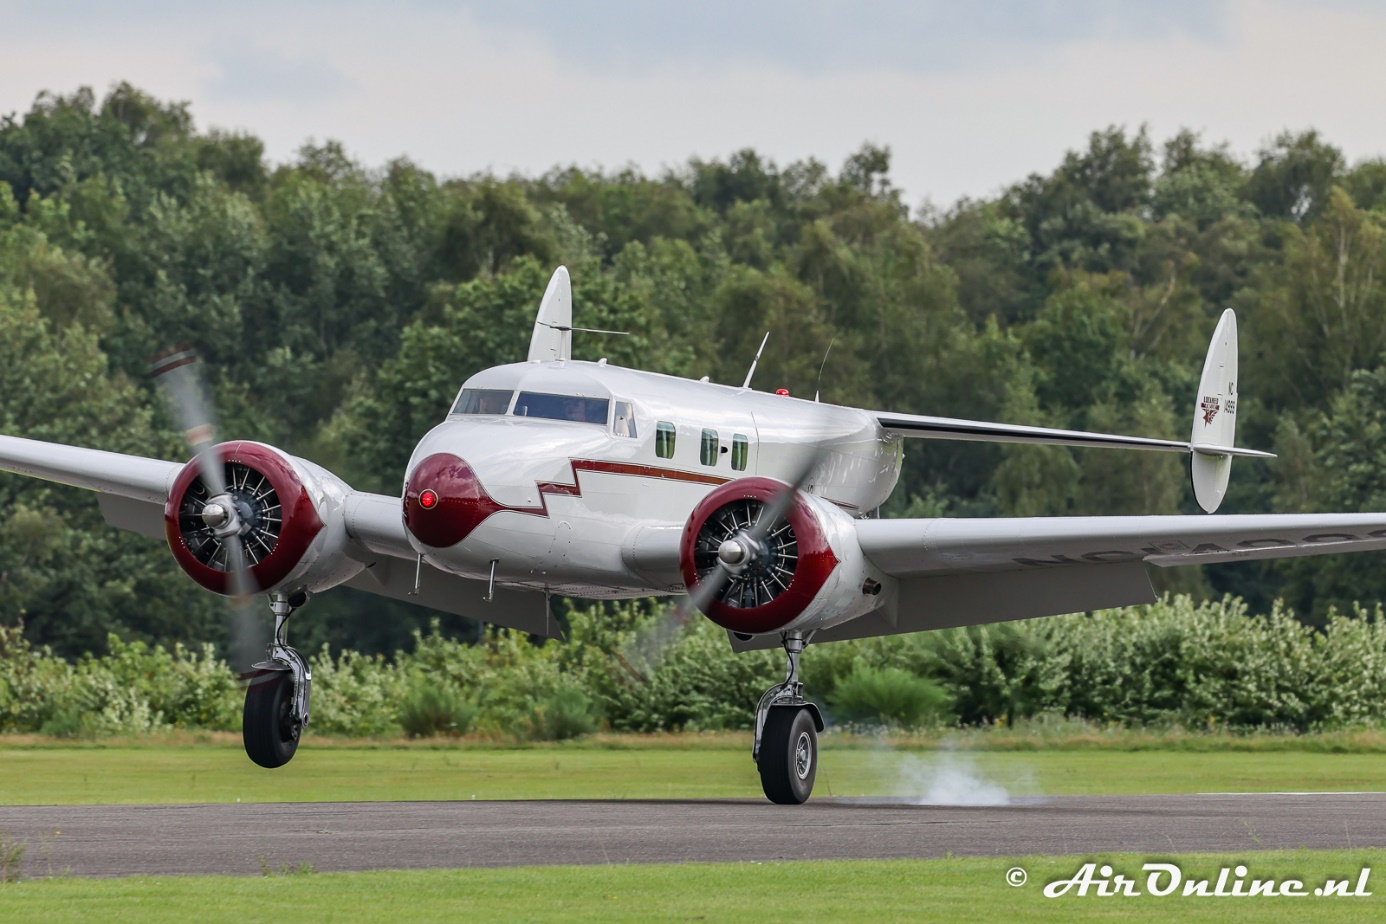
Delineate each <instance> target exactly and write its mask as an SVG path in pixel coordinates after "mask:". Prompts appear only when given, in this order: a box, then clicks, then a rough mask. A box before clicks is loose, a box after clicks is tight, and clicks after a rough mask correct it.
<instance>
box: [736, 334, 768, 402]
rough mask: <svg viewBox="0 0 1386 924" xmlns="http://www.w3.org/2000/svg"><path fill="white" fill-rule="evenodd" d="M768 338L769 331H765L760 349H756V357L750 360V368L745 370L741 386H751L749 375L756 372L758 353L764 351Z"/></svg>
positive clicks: (758, 360)
mask: <svg viewBox="0 0 1386 924" xmlns="http://www.w3.org/2000/svg"><path fill="white" fill-rule="evenodd" d="M769 339H770V332H769V331H768V330H767V331H766V332H765V337H764V339H762V340H761V341H760V349H759V350H756V358H755V359H753V360H751V368H750V369H748V370H747V371H746V381H744V382H742V383H741V387H742V388H750V387H751V376H753V375H755V374H756V363H758V362H760V354H761V353H763V352H765V342H766V341H767V340H769Z"/></svg>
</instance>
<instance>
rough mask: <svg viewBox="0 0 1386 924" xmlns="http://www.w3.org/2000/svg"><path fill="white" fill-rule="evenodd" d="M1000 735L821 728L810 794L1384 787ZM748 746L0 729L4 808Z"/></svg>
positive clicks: (1307, 745) (1236, 748)
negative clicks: (250, 743)
mask: <svg viewBox="0 0 1386 924" xmlns="http://www.w3.org/2000/svg"><path fill="white" fill-rule="evenodd" d="M996 740H997V742H1000V743H1002V744H1003V746H1002V747H1000V748H999V749H996V748H981V749H978V748H975V747H974V748H971V749H967V748H965V749H963V750H939V749H937V748H936V747H933V746H930V745H918V744H917V743H916V744H914V745H911V744H910V743H909V742H906V743H905V744H904V745H901V746H896V747H886V746H880V745H876V746H868V744H867V743H865V742H863V741H861V740H859V739H851V738H845V737H843V738H837V737H834V736H825V739H824V746H823V751H822V756H821V761H820V769H819V775H818V785H817V787H816V789H815V794H816V795H819V796H829V795H835V796H901V797H908V798H919V797H924V796H926V795H928V794H929V792H930V790H931V788H932V787H933V786H935V785H936V783H937V780H938V775H939V771H940V768H947V769H949V770H950V771H953V774H952V775H953V776H955V777H956V776H957V775H958V774H959V772H961V774H962V775H963V776H964V777H969V776H970V777H972V778H974V779H976V780H979V781H981V782H984V783H986V784H989V785H993V786H1000V787H1002V788H1004V789H1005V790H1006V791H1007V792H1009V793H1010V794H1012V795H1033V794H1045V795H1062V794H1081V793H1094V794H1103V793H1106V794H1126V793H1178V792H1275V791H1301V790H1302V791H1311V790H1323V791H1332V790H1340V791H1341V790H1351V791H1358V790H1368V791H1380V790H1386V754H1383V753H1380V752H1379V751H1378V744H1379V742H1378V741H1377V739H1375V738H1369V739H1363V740H1362V741H1357V742H1356V743H1355V744H1354V742H1353V741H1352V740H1350V739H1344V740H1343V741H1340V742H1339V743H1338V745H1337V746H1335V747H1323V746H1321V745H1322V744H1323V742H1317V743H1315V742H1313V741H1311V740H1308V739H1285V740H1283V741H1280V742H1278V743H1277V742H1276V741H1274V740H1270V739H1265V740H1261V741H1259V742H1255V741H1253V742H1250V743H1248V741H1246V740H1245V739H1241V740H1237V741H1233V742H1231V743H1230V744H1229V746H1228V748H1227V749H1223V750H1207V749H1205V747H1206V742H1205V743H1201V744H1197V745H1196V746H1193V745H1191V746H1189V747H1188V748H1183V747H1182V746H1180V745H1178V743H1167V744H1166V746H1163V747H1161V746H1159V745H1158V744H1157V743H1154V742H1151V741H1147V740H1145V739H1132V740H1130V741H1127V742H1126V746H1124V747H1116V746H1110V742H1108V743H1099V744H1092V743H1091V742H1089V743H1087V744H1084V743H1082V742H1081V741H1078V742H1075V741H1067V742H1057V743H1055V744H1053V746H1051V747H1048V748H1046V749H1042V750H1035V749H1029V748H1028V747H1027V748H1020V747H1016V746H1013V745H1012V744H1006V743H1005V741H1004V739H1000V738H998V739H996ZM748 745H749V741H748V740H745V738H744V736H741V735H726V736H706V737H702V736H683V737H669V738H663V739H659V738H656V739H649V738H634V737H633V738H629V739H623V738H615V739H611V738H608V739H598V740H595V741H586V742H573V743H569V744H564V745H552V746H543V747H525V748H516V747H502V746H496V745H485V744H477V743H468V742H464V743H460V744H451V745H447V746H440V745H426V746H420V745H409V744H404V743H400V744H398V745H389V744H379V743H361V742H333V741H331V740H314V739H309V740H308V741H307V742H305V744H304V747H303V748H302V749H301V750H300V751H299V753H298V755H297V756H296V757H295V758H294V760H293V761H292V762H291V763H290V764H289V765H288V766H286V767H283V768H281V769H279V770H275V771H273V772H267V771H265V770H262V769H260V768H258V767H255V766H253V765H252V764H251V763H250V762H249V761H248V760H247V759H246V758H245V755H244V754H243V753H242V752H241V749H240V744H239V740H238V738H237V737H236V736H217V737H212V738H199V739H196V740H194V739H191V738H189V739H174V740H162V741H159V740H155V741H150V742H108V743H105V744H77V745H69V744H55V743H53V742H51V741H40V740H36V739H8V740H7V739H0V804H6V805H43V804H83V803H126V804H131V803H180V802H235V801H237V800H239V801H241V802H300V801H301V802H315V801H333V802H335V801H376V800H452V799H472V798H476V799H534V798H561V799H580V798H592V799H608V798H712V797H718V798H726V797H746V798H759V797H760V794H761V793H760V782H759V779H758V777H757V775H756V771H755V765H754V764H753V763H752V762H751V758H750V752H749V746H748ZM1253 745H1254V747H1253ZM1249 747H1250V748H1251V749H1248V748H1249Z"/></svg>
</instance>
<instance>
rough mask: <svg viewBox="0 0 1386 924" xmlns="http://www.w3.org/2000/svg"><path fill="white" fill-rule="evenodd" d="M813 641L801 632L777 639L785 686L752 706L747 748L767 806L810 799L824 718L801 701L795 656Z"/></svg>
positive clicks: (802, 688)
mask: <svg viewBox="0 0 1386 924" xmlns="http://www.w3.org/2000/svg"><path fill="white" fill-rule="evenodd" d="M812 637H813V633H809V635H808V636H805V635H804V634H803V633H802V632H786V633H784V634H783V635H782V636H781V641H782V643H783V645H784V651H785V655H786V656H787V657H788V659H789V666H788V669H787V671H786V675H785V679H784V682H783V683H777V684H775V685H774V686H773V687H771V688H770V689H768V690H766V691H765V694H764V695H763V696H761V698H760V703H759V704H758V705H757V706H756V737H755V744H754V745H753V747H752V750H751V756H752V757H753V758H754V759H755V762H756V766H757V768H758V769H759V770H760V785H761V789H763V790H764V791H765V796H766V798H767V799H769V800H770V801H771V802H776V803H779V804H780V805H798V804H801V803H803V802H806V801H808V797H809V795H810V794H811V793H812V792H813V782H814V779H815V778H816V777H817V776H818V732H821V731H822V730H823V715H822V713H820V712H819V711H818V707H817V706H816V705H814V704H813V703H810V702H808V701H806V700H805V699H804V685H803V683H801V682H800V681H799V655H801V654H802V653H803V651H804V647H805V646H806V645H807V644H808V643H809V640H810V639H811V638H812Z"/></svg>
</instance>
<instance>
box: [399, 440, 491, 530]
mask: <svg viewBox="0 0 1386 924" xmlns="http://www.w3.org/2000/svg"><path fill="white" fill-rule="evenodd" d="M504 509H506V508H505V507H504V506H503V505H502V504H498V503H496V502H495V500H493V499H492V498H491V495H489V494H487V493H486V488H485V487H483V486H482V484H481V480H480V479H479V478H477V475H476V472H475V471H474V470H473V469H472V467H471V466H470V465H468V464H467V461H466V460H465V459H462V458H460V457H458V456H455V455H453V454H452V453H448V452H440V453H435V454H434V455H431V456H428V457H427V458H425V459H424V460H423V461H422V462H420V463H419V464H418V465H416V466H415V467H414V471H413V472H411V473H410V475H409V482H408V483H407V484H406V485H405V487H404V527H405V529H407V530H409V532H410V533H411V534H413V536H414V538H416V539H418V540H419V541H420V542H422V543H423V544H424V545H426V546H429V547H431V548H435V549H445V548H448V547H449V546H454V545H456V544H457V543H459V542H461V541H462V540H463V539H466V538H467V537H468V536H469V535H471V533H472V531H473V530H474V529H476V528H477V527H478V526H480V525H481V523H482V522H483V521H484V520H485V519H486V518H487V517H489V516H491V515H492V514H493V513H495V512H497V511H499V510H504Z"/></svg>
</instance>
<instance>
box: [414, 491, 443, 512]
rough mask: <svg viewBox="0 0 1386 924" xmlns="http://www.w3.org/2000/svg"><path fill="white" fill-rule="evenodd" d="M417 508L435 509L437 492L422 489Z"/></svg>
mask: <svg viewBox="0 0 1386 924" xmlns="http://www.w3.org/2000/svg"><path fill="white" fill-rule="evenodd" d="M419 506H420V507H422V508H423V509H425V510H432V509H433V508H434V507H437V506H438V492H436V491H434V490H433V489H432V488H426V489H424V491H423V493H421V494H420V495H419Z"/></svg>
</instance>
